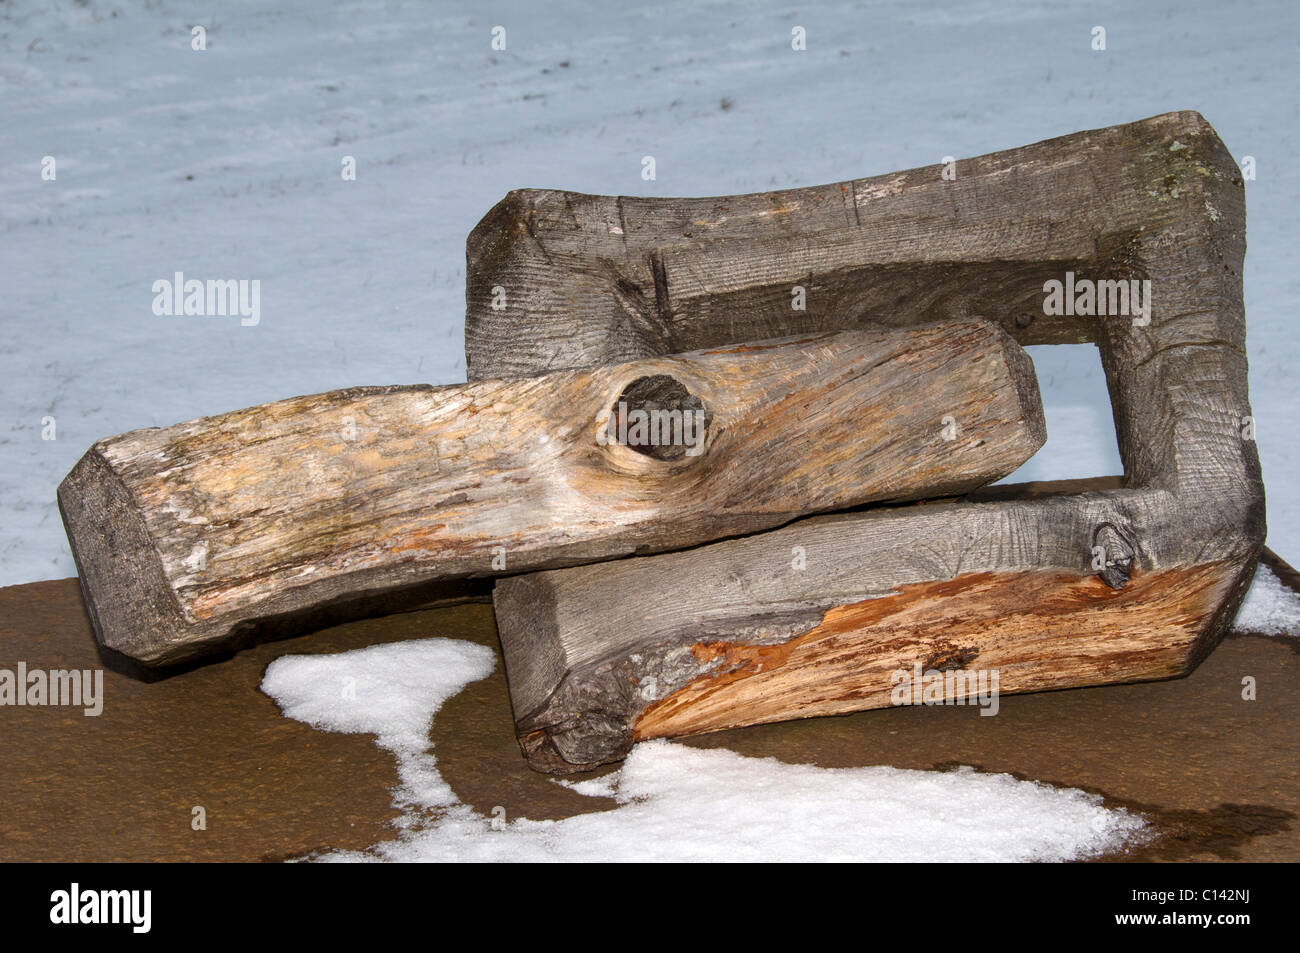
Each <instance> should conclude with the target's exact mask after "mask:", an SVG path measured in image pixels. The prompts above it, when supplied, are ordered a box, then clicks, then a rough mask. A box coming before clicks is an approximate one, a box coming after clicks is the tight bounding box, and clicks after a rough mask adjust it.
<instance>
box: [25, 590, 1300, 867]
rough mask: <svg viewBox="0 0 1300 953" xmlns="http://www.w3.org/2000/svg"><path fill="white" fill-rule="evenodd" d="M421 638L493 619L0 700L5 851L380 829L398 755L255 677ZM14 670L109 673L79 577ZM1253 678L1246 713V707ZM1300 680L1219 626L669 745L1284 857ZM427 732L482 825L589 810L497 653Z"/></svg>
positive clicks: (279, 645) (343, 841)
mask: <svg viewBox="0 0 1300 953" xmlns="http://www.w3.org/2000/svg"><path fill="white" fill-rule="evenodd" d="M1279 568H1280V570H1281V573H1282V574H1283V575H1284V578H1287V576H1286V575H1285V574H1286V573H1287V568H1286V567H1285V566H1283V567H1278V566H1276V564H1275V569H1279ZM1289 580H1290V581H1294V580H1295V576H1294V574H1293V573H1292V574H1291V575H1290V577H1289ZM431 636H444V637H450V638H460V639H469V640H472V641H476V642H480V643H482V644H485V645H490V646H492V647H493V648H494V649H495V648H496V636H495V630H494V627H493V623H492V613H491V607H490V606H488V605H484V604H467V605H459V606H453V607H449V608H442V609H434V610H428V611H424V612H416V613H409V614H404V615H395V616H389V617H387V618H383V619H373V620H366V621H361V622H353V623H350V624H347V625H342V626H338V627H335V628H332V629H327V630H324V631H322V632H318V633H315V634H313V635H308V636H303V637H300V638H296V639H292V640H286V641H282V642H275V643H269V644H264V645H260V646H256V647H254V648H251V649H249V650H247V651H245V652H243V653H241V654H240V655H237V656H234V657H232V658H229V659H226V660H222V661H219V662H216V663H213V664H209V665H205V666H202V667H199V668H194V669H192V670H190V671H187V672H185V673H183V674H179V675H176V676H173V677H171V678H167V679H163V680H159V681H154V682H145V681H140V680H138V679H136V678H134V677H131V676H128V675H126V674H122V673H119V672H117V671H112V670H109V671H106V672H105V696H106V698H105V706H104V713H103V714H102V715H101V716H100V717H98V718H88V717H85V716H84V715H83V714H82V713H81V710H80V709H61V708H27V707H23V708H15V707H0V765H3V768H2V769H0V859H3V860H75V861H100V860H155V859H188V860H260V859H265V860H276V859H282V858H286V857H294V856H299V855H302V854H305V853H308V852H310V851H312V850H314V849H317V848H321V847H335V848H361V847H365V846H367V845H369V844H372V843H374V842H376V841H378V840H381V839H384V838H386V837H390V836H392V829H391V828H390V827H389V822H390V821H391V820H392V818H394V817H395V816H396V812H395V811H394V810H393V809H392V807H391V804H390V788H391V787H392V786H393V785H394V784H395V782H396V770H395V763H394V761H393V758H392V757H391V756H390V755H389V754H388V753H386V752H384V751H382V750H380V749H379V748H377V747H375V745H374V744H373V742H372V740H371V738H370V736H368V735H341V734H334V733H330V732H323V731H316V730H314V729H312V728H309V727H307V726H306V725H303V724H301V723H299V722H295V721H291V720H289V719H287V718H284V717H283V716H281V715H280V713H279V710H278V709H277V708H276V706H275V704H274V703H272V702H271V700H270V699H269V698H267V697H266V696H265V695H263V694H262V693H261V692H260V691H259V690H258V687H257V686H258V684H259V682H260V681H261V677H262V673H263V671H264V670H265V668H266V665H267V664H268V663H269V662H270V661H271V660H272V659H274V658H276V657H277V656H280V655H283V654H287V653H296V652H306V653H326V652H339V651H345V650H347V649H352V648H359V647H362V646H365V645H371V644H374V643H377V642H392V641H398V640H402V639H411V638H427V637H431ZM19 661H25V662H26V663H27V665H28V667H29V668H42V669H50V668H73V667H76V668H86V667H98V666H100V665H101V664H102V663H101V661H100V660H99V657H98V656H97V654H96V650H95V647H94V641H93V639H92V637H91V633H90V625H89V622H88V621H87V619H86V617H85V612H84V609H83V607H82V604H81V598H80V594H79V592H78V589H77V585H76V582H75V580H71V579H66V580H59V581H55V582H40V583H32V584H29V585H24V586H13V587H9V588H6V589H0V667H5V668H9V669H13V668H14V667H16V665H17V663H18V662H19ZM112 664H114V665H118V664H119V663H118V662H116V661H114V662H112ZM1247 675H1251V676H1254V677H1255V678H1256V679H1257V681H1258V700H1257V701H1253V702H1247V701H1243V700H1242V699H1241V679H1242V678H1243V677H1244V676H1247ZM1298 685H1300V640H1296V639H1292V638H1285V637H1267V636H1260V635H1239V634H1233V635H1230V636H1229V638H1228V639H1227V640H1225V641H1224V643H1223V644H1222V645H1221V646H1220V647H1219V648H1218V649H1216V650H1215V651H1214V652H1213V653H1212V654H1211V655H1210V657H1209V658H1208V659H1207V660H1206V661H1205V662H1204V663H1202V664H1201V666H1200V667H1199V668H1198V669H1197V670H1196V671H1195V672H1193V673H1192V674H1191V675H1190V676H1189V677H1187V678H1185V679H1177V680H1173V681H1165V682H1154V683H1147V684H1141V685H1122V686H1116V687H1107V688H1088V689H1075V690H1070V691H1058V692H1046V693H1041V694H1036V695H1021V696H1008V697H1004V698H1002V699H1001V710H1000V712H999V714H998V716H997V717H995V718H983V717H980V716H979V715H978V713H977V710H976V709H975V708H972V707H925V708H904V709H887V710H881V711H869V712H861V713H858V714H853V715H846V716H840V717H833V718H816V719H808V720H804V721H795V722H786V723H781V724H772V725H762V726H756V727H750V728H741V729H736V730H732V731H726V732H720V733H717V734H712V735H705V736H701V737H698V738H693V739H689V740H687V741H684V742H681V743H683V744H692V745H696V746H700V747H727V748H731V749H733V750H735V751H738V752H741V753H743V754H746V755H753V756H776V757H779V758H782V759H784V760H787V761H797V762H815V763H818V764H822V765H825V766H828V767H841V766H850V765H866V764H891V765H894V766H896V767H903V768H936V767H939V768H941V767H944V766H948V765H954V764H969V765H975V766H976V767H978V768H980V769H983V770H987V771H1005V772H1011V773H1013V774H1015V775H1017V776H1019V777H1023V778H1033V779H1037V780H1041V781H1047V782H1050V783H1053V784H1058V785H1069V786H1073V787H1079V788H1084V789H1086V790H1090V791H1095V792H1098V793H1100V794H1103V795H1105V796H1106V797H1107V798H1108V799H1109V801H1110V802H1111V803H1113V804H1123V805H1126V806H1128V807H1130V808H1136V809H1138V810H1141V811H1143V812H1144V813H1146V814H1147V815H1148V816H1149V817H1151V818H1152V820H1153V821H1154V822H1155V823H1156V825H1157V826H1158V827H1159V829H1160V830H1161V833H1162V836H1161V837H1160V838H1159V839H1158V840H1157V841H1156V842H1155V843H1154V844H1152V845H1151V846H1150V847H1148V848H1145V849H1143V850H1142V851H1140V852H1138V853H1136V854H1133V855H1129V856H1127V857H1124V858H1117V859H1169V860H1182V859H1231V860H1237V859H1240V860H1288V861H1296V860H1300V825H1298V823H1297V818H1296V814H1297V813H1300V724H1297V721H1296V719H1295V717H1294V711H1295V708H1296V702H1297V694H1298V693H1300V689H1298V688H1297V686H1298ZM431 738H432V741H433V743H434V745H435V747H436V752H437V756H438V762H439V767H440V769H441V770H442V772H443V776H444V777H445V778H446V779H447V781H448V783H450V784H451V786H452V788H453V789H454V790H455V791H456V793H457V794H458V795H459V796H460V798H461V799H462V800H464V801H466V802H467V803H469V804H472V805H473V806H474V807H475V808H477V809H478V810H480V811H482V812H484V813H490V812H491V811H492V808H493V807H495V806H497V805H500V806H502V807H504V808H505V810H506V814H507V816H508V817H511V818H514V817H520V816H528V817H533V818H556V817H563V816H566V815H568V814H572V813H575V812H577V811H582V810H592V809H600V808H601V807H602V806H603V805H601V803H600V802H599V801H593V800H592V799H590V798H585V797H582V796H580V795H577V794H575V793H573V792H572V791H569V790H567V789H565V788H562V787H560V786H558V785H556V784H554V783H552V782H551V781H550V780H549V779H548V778H546V777H545V776H543V775H540V774H537V773H535V772H533V771H531V770H530V769H529V768H528V767H527V766H526V765H525V763H524V760H523V758H522V757H521V756H520V753H519V748H518V745H517V743H516V741H515V737H514V726H513V723H512V720H511V715H510V709H509V700H508V695H507V692H506V683H505V676H504V673H503V670H502V668H501V666H500V664H499V660H498V667H497V670H496V672H495V674H493V675H492V677H491V678H488V679H486V680H484V681H482V682H477V683H474V684H472V685H470V686H469V687H468V688H467V689H465V690H464V691H462V692H461V693H460V694H459V695H457V696H455V697H454V698H452V699H451V700H450V701H449V702H448V703H447V704H446V705H445V706H444V708H443V710H442V712H440V714H439V715H438V717H437V718H436V719H435V722H434V726H433V729H432V732H431ZM194 805H202V806H204V807H205V808H206V810H207V818H208V829H207V830H206V831H193V830H191V829H190V818H191V813H190V812H191V809H192V807H193V806H194Z"/></svg>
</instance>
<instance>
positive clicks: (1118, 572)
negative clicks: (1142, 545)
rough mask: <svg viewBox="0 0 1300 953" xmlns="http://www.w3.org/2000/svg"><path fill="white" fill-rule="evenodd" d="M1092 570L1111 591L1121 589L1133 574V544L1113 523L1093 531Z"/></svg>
mask: <svg viewBox="0 0 1300 953" xmlns="http://www.w3.org/2000/svg"><path fill="white" fill-rule="evenodd" d="M1092 568H1093V569H1094V570H1096V571H1097V575H1098V576H1100V577H1101V581H1102V582H1104V583H1105V584H1106V585H1108V586H1110V587H1111V588H1112V589H1123V588H1124V586H1125V585H1127V583H1128V580H1129V576H1130V575H1132V573H1133V544H1132V543H1131V542H1129V540H1128V539H1127V538H1126V537H1125V535H1124V534H1123V533H1121V532H1120V531H1119V529H1118V528H1116V526H1115V525H1114V524H1113V523H1102V524H1101V525H1100V526H1098V527H1097V528H1096V529H1095V530H1094V531H1093V534H1092Z"/></svg>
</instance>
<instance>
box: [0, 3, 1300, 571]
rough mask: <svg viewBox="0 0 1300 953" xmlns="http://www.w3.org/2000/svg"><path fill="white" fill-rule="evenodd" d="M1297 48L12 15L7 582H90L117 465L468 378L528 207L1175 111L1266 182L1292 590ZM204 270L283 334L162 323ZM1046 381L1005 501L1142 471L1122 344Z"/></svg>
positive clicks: (279, 7) (107, 6)
mask: <svg viewBox="0 0 1300 953" xmlns="http://www.w3.org/2000/svg"><path fill="white" fill-rule="evenodd" d="M1298 24H1300V6H1297V5H1296V4H1295V3H1294V2H1292V0H1274V2H1257V3H1235V4H1234V3H1226V2H1222V0H1215V2H1187V0H1181V2H1179V0H1160V2H1144V3H1141V4H1134V3H1125V2H1096V3H1076V2H1064V0H1034V2H1031V3H1013V2H981V0H942V2H937V3H919V2H914V0H886V2H832V3H825V4H819V5H816V6H813V5H803V6H785V5H774V4H753V3H725V2H708V0H704V2H699V0H697V2H690V3H685V2H683V3H649V4H618V3H586V4H584V3H578V2H561V3H549V4H541V3H537V2H529V3H518V4H508V3H435V2H413V0H351V2H341V3H332V4H331V3H323V2H311V0H278V2H275V3H254V2H247V0H230V2H222V3H219V4H218V3H213V2H209V3H198V2H190V0H155V2H148V0H116V2H114V0H85V2H76V0H43V2H40V0H32V2H29V0H6V2H0V276H2V277H3V286H2V288H3V290H2V293H0V330H2V334H3V336H2V337H0V388H2V391H0V394H2V402H3V403H2V406H3V419H4V426H3V427H2V428H0V499H2V500H3V510H4V521H3V524H2V525H3V536H0V585H5V584H12V583H19V582H28V581H32V580H37V579H48V578H59V577H64V576H70V575H74V574H75V569H74V567H73V564H72V558H71V555H70V554H69V551H68V547H67V542H66V540H65V538H64V534H63V527H62V525H61V522H60V520H59V516H58V512H57V509H56V506H55V501H54V493H55V487H56V486H57V485H58V483H59V481H60V480H61V479H62V477H63V476H64V474H65V473H66V472H67V471H68V469H70V468H71V466H72V465H73V463H74V462H75V461H76V460H77V458H78V457H79V456H80V455H81V454H82V453H83V452H84V451H85V450H86V448H87V447H88V446H89V445H90V444H91V443H92V442H94V441H95V440H97V439H99V438H101V437H104V436H108V435H111V434H116V433H120V432H122V431H126V430H131V429H135V428H138V427H147V426H154V425H167V424H171V423H175V422H177V421H181V420H184V419H187V418H191V417H195V416H199V415H203V414H215V413H220V412H223V411H226V410H233V409H235V408H239V407H244V406H248V405H250V404H257V403H262V402H265V401H269V400H275V399H278V398H281V397H288V396H292V395H296V394H305V393H313V392H317V391H324V390H331V389H334V388H339V387H345V386H352V385H358V384H389V383H415V382H430V383H450V382H455V381H459V380H463V379H464V373H465V369H464V357H463V350H462V342H461V338H462V333H463V315H464V291H463V287H464V280H465V274H464V268H465V264H464V242H465V236H466V234H467V233H468V232H469V230H470V229H471V228H472V227H473V225H474V224H475V223H476V222H477V221H478V219H479V218H480V216H482V214H483V213H484V212H485V211H486V210H487V209H489V208H490V207H491V206H492V205H493V204H494V203H495V202H496V201H497V200H498V199H499V198H501V196H502V195H504V194H505V193H506V192H507V191H508V190H510V189H512V188H518V187H525V186H534V187H555V188H563V189H573V190H578V191H584V192H597V193H616V194H631V195H711V194H728V193H736V192H749V191H759V190H766V189H770V188H790V187H795V186H805V185H816V184H820V183H824V182H831V181H838V180H842V179H848V178H854V177H861V176H867V175H873V174H877V173H882V172H889V171H892V170H895V169H905V168H911V167H915V166H922V165H933V164H935V163H938V162H939V161H940V160H941V158H942V157H943V156H947V155H952V156H956V157H958V158H961V157H966V156H974V155H979V154H982V153H986V152H992V151H996V150H999V149H1005V148H1010V147H1013V146H1019V145H1024V144H1027V143H1031V142H1036V141H1038V140H1041V139H1045V138H1048V137H1051V136H1057V135H1062V134H1065V133H1069V132H1074V131H1076V130H1080V129H1090V128H1096V127H1100V126H1108V125H1113V124H1116V123H1122V122H1129V121H1132V120H1136V119H1140V118H1144V117H1146V116H1151V115H1154V114H1157V113H1162V112H1167V111H1169V110H1175V109H1196V110H1199V111H1200V112H1202V113H1203V114H1204V115H1205V116H1206V118H1208V119H1209V121H1210V122H1211V123H1212V124H1214V126H1215V128H1216V129H1217V130H1218V132H1219V134H1220V135H1221V136H1222V137H1223V139H1224V141H1225V142H1226V143H1227V144H1228V147H1229V149H1231V150H1232V152H1233V153H1234V155H1236V156H1237V157H1238V159H1239V160H1240V159H1242V158H1244V157H1245V156H1253V157H1254V158H1255V161H1256V168H1257V178H1256V179H1255V180H1254V181H1251V182H1248V183H1247V186H1246V194H1247V203H1248V215H1249V227H1248V232H1247V236H1248V241H1249V251H1248V254H1247V259H1246V307H1247V322H1248V324H1247V326H1248V346H1249V357H1250V365H1251V379H1250V383H1251V396H1252V402H1253V406H1254V412H1255V416H1256V419H1257V425H1258V441H1259V448H1260V455H1261V457H1262V460H1263V466H1264V479H1265V485H1266V488H1267V491H1268V517H1269V545H1270V546H1272V547H1273V548H1274V549H1275V550H1277V551H1278V552H1279V553H1280V554H1281V555H1282V556H1283V557H1284V558H1288V559H1290V560H1292V561H1293V562H1294V561H1296V560H1300V494H1297V492H1296V491H1297V484H1298V482H1300V481H1298V480H1297V477H1296V475H1295V469H1296V464H1297V462H1298V460H1300V448H1298V445H1300V440H1297V438H1296V435H1295V434H1294V433H1293V430H1292V426H1293V409H1294V408H1295V405H1296V400H1295V398H1296V392H1297V377H1296V374H1295V372H1294V370H1293V366H1294V364H1295V360H1296V357H1297V355H1300V343H1297V339H1296V335H1295V333H1294V332H1293V330H1292V321H1293V317H1292V309H1293V308H1294V306H1295V302H1296V300H1297V298H1298V297H1300V295H1297V290H1298V287H1300V279H1298V278H1297V273H1296V260H1295V259H1296V249H1297V247H1300V226H1297V223H1296V220H1295V217H1294V209H1295V208H1296V206H1297V198H1298V197H1300V172H1298V171H1297V163H1296V158H1295V157H1296V146H1297V131H1296V130H1297V119H1298V118H1300V117H1298V116H1297V98H1296V89H1297V73H1298V72H1300V69H1298V68H1297V62H1300V35H1298V31H1297V25H1298ZM195 25H202V26H204V27H205V29H206V33H207V49H206V50H203V51H195V50H193V49H191V35H192V34H191V29H192V27H193V26H195ZM496 26H503V27H505V30H506V42H507V48H506V50H504V51H493V50H492V49H491V40H492V30H493V27H496ZM795 26H802V27H803V28H804V29H805V31H806V34H807V49H806V51H802V52H796V51H794V50H792V49H791V42H790V41H791V30H792V28H793V27H795ZM1095 26H1102V27H1104V28H1105V31H1106V49H1105V50H1104V51H1095V50H1093V49H1092V31H1093V28H1094V27H1095ZM646 155H653V156H654V157H655V160H656V172H657V179H656V180H655V181H653V182H647V181H644V180H643V179H642V178H641V159H642V157H643V156H646ZM45 156H52V157H54V158H55V160H56V163H57V165H56V169H57V178H56V179H55V180H54V181H46V180H43V179H42V176H41V167H42V159H43V157H45ZM345 156H353V157H355V160H356V168H357V177H356V180H355V181H345V180H343V178H342V177H341V175H340V169H341V163H342V161H343V157H345ZM176 271H182V272H184V273H186V275H188V276H190V277H200V278H245V279H254V278H256V279H259V280H260V282H261V315H260V318H261V319H260V323H259V324H258V325H257V326H255V327H244V326H241V323H240V319H239V318H238V317H237V316H236V317H159V316H155V315H154V313H153V311H152V308H151V304H152V301H153V297H154V293H153V291H152V286H153V283H154V282H155V281H156V280H158V279H161V278H170V277H171V276H172V275H173V273H174V272H176ZM1031 353H1032V354H1033V356H1034V360H1035V362H1036V365H1037V368H1038V374H1039V379H1040V384H1041V386H1042V389H1043V394H1044V401H1045V404H1046V406H1047V413H1048V417H1047V419H1048V431H1049V439H1048V443H1047V445H1046V447H1044V449H1043V450H1042V451H1040V453H1039V454H1038V456H1037V457H1035V458H1034V459H1033V460H1031V461H1030V462H1029V463H1028V464H1026V466H1025V467H1023V468H1022V470H1021V471H1019V472H1018V473H1017V474H1015V475H1014V476H1013V477H1012V478H1011V479H1012V480H1022V479H1055V478H1066V477H1084V476H1096V475H1101V474H1108V473H1118V472H1119V471H1120V465H1119V460H1118V456H1117V454H1116V450H1115V438H1114V429H1113V426H1112V423H1111V418H1110V409H1109V405H1108V402H1107V397H1106V391H1105V386H1104V380H1103V377H1102V373H1101V368H1100V364H1099V361H1098V359H1097V356H1096V352H1095V349H1093V348H1091V347H1090V346H1085V347H1080V348H1050V349H1049V348H1034V349H1031ZM49 417H53V418H54V421H55V427H56V431H55V432H56V439H54V440H46V439H42V431H43V429H44V425H43V421H44V420H45V419H46V418H49Z"/></svg>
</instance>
